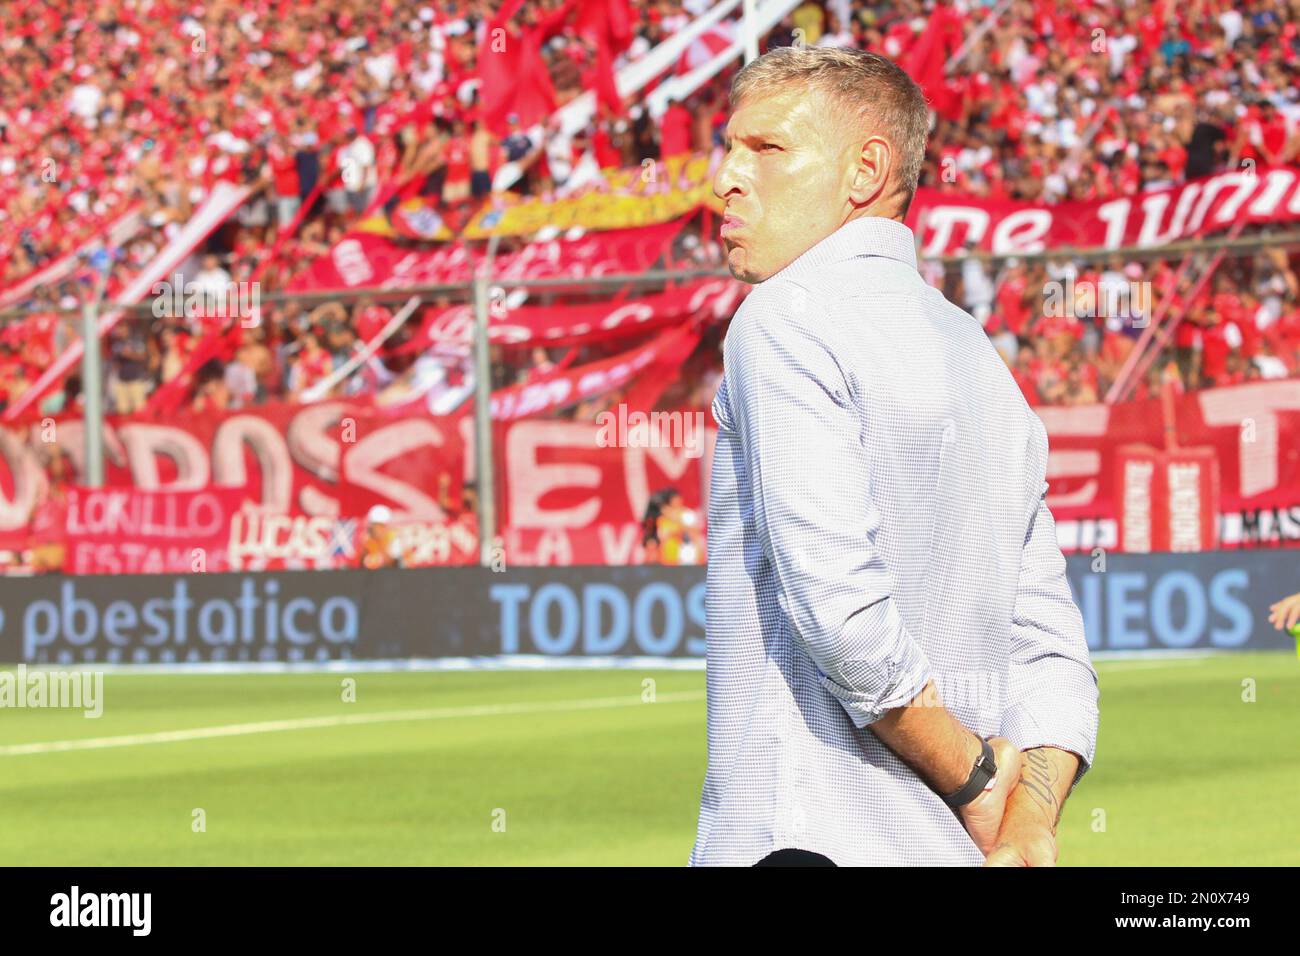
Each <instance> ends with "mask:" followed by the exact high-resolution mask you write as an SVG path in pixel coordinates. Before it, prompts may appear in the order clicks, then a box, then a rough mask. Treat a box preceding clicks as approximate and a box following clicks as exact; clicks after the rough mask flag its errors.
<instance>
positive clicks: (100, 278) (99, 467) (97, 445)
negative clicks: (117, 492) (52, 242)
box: [81, 269, 108, 488]
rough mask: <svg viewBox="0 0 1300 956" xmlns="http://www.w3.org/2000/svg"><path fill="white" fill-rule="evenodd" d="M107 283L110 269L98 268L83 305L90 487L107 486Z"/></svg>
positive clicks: (86, 478)
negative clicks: (102, 341)
mask: <svg viewBox="0 0 1300 956" xmlns="http://www.w3.org/2000/svg"><path fill="white" fill-rule="evenodd" d="M107 284H108V273H107V272H106V271H101V270H99V269H96V270H95V284H94V287H93V288H92V290H91V292H90V294H89V295H88V296H86V300H85V301H84V302H83V303H82V307H81V394H82V396H83V398H84V399H85V408H84V412H83V415H82V430H83V431H84V432H85V437H84V441H85V454H86V467H85V474H84V475H83V476H82V480H83V481H84V482H85V485H86V487H87V488H102V487H104V386H103V380H104V376H103V358H102V356H101V355H100V349H99V304H100V302H101V301H102V300H103V298H104V289H105V287H106V286H107Z"/></svg>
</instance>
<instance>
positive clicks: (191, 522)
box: [63, 486, 244, 574]
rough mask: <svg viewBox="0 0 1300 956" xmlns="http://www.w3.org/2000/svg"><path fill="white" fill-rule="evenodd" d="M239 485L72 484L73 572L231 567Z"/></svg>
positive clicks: (69, 547) (68, 564) (68, 523)
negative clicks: (187, 487)
mask: <svg viewBox="0 0 1300 956" xmlns="http://www.w3.org/2000/svg"><path fill="white" fill-rule="evenodd" d="M243 501H244V492H243V489H240V488H221V487H217V486H210V487H207V488H200V489H197V490H193V491H141V490H139V489H137V488H73V489H71V490H70V491H69V492H68V500H67V512H66V516H65V524H64V544H65V547H66V550H65V552H64V559H63V569H64V570H65V571H66V572H68V573H69V574H165V573H182V574H191V573H195V572H200V571H228V570H230V564H229V562H228V561H227V559H226V543H227V540H228V538H229V528H230V521H231V517H232V516H233V515H234V514H235V513H236V512H237V511H238V510H239V509H240V507H241V506H242V504H243Z"/></svg>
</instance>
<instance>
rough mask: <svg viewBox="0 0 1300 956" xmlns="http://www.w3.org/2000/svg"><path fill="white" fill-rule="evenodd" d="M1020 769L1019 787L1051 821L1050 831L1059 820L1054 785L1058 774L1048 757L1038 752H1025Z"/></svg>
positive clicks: (1058, 776) (1059, 804) (1057, 801)
mask: <svg viewBox="0 0 1300 956" xmlns="http://www.w3.org/2000/svg"><path fill="white" fill-rule="evenodd" d="M1024 758H1025V759H1024V763H1023V764H1022V765H1021V768H1020V785H1021V786H1022V787H1024V788H1025V792H1026V793H1027V794H1029V796H1030V798H1031V799H1032V800H1033V801H1034V802H1035V803H1036V804H1038V806H1039V807H1041V808H1042V810H1043V812H1044V813H1046V814H1047V815H1048V818H1049V819H1050V820H1051V821H1052V829H1056V824H1057V823H1059V822H1060V819H1061V803H1060V801H1059V800H1057V799H1056V783H1057V780H1059V779H1060V773H1059V772H1058V771H1057V769H1056V765H1055V764H1053V763H1052V761H1051V760H1050V759H1048V756H1047V755H1046V754H1045V753H1043V752H1042V751H1039V750H1026V751H1025V753H1024Z"/></svg>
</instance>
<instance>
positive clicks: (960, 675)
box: [690, 217, 1098, 866]
mask: <svg viewBox="0 0 1300 956" xmlns="http://www.w3.org/2000/svg"><path fill="white" fill-rule="evenodd" d="M915 250H916V247H915V240H914V238H913V235H912V232H911V230H909V229H908V228H907V227H906V226H904V225H903V224H902V223H899V222H895V221H893V220H889V219H882V218H879V217H866V218H861V219H856V220H853V221H852V222H849V223H847V224H845V225H844V226H842V227H841V228H840V229H838V230H837V231H836V232H835V233H834V234H832V235H831V236H828V237H827V238H826V239H824V240H822V241H821V242H819V243H818V244H817V245H815V246H813V247H812V248H811V249H809V250H808V251H806V252H805V253H803V254H802V255H801V256H800V257H799V258H797V259H796V260H795V261H794V262H792V263H791V264H790V265H788V266H786V267H785V268H784V269H782V270H781V271H780V272H778V273H776V274H775V275H773V276H772V277H771V278H769V279H768V280H766V281H765V282H762V283H760V284H758V285H757V286H755V287H754V288H753V289H752V290H751V291H750V293H749V295H748V296H747V298H746V299H745V300H744V302H743V304H742V305H741V307H740V309H739V311H737V313H736V315H735V317H734V318H733V319H732V321H731V326H730V328H729V329H728V332H727V337H726V341H725V343H724V346H723V366H724V371H723V378H722V382H721V384H720V385H719V388H718V393H717V396H716V397H715V398H714V401H713V406H712V410H713V417H714V419H715V420H716V422H717V425H718V436H717V445H716V447H715V450H714V455H713V471H712V477H711V485H710V492H709V506H708V515H709V524H708V559H709V563H708V585H707V612H706V613H707V638H708V651H707V656H708V756H709V764H708V772H707V774H706V776H705V779H704V789H703V795H702V797H701V805H700V818H699V828H698V833H697V837H696V842H695V848H694V850H693V851H692V852H691V857H690V862H691V864H692V865H706V864H730V865H744V866H748V865H750V864H752V863H754V862H756V861H757V860H759V859H761V858H762V857H763V856H765V855H767V854H768V853H769V852H771V851H772V850H775V849H780V848H783V847H798V848H801V849H806V850H813V851H815V852H818V853H823V854H825V855H826V856H828V857H830V858H831V859H832V860H834V861H835V862H836V863H838V864H840V865H868V864H870V865H874V864H916V865H946V864H980V863H982V862H983V856H982V855H981V854H980V852H979V850H978V849H977V848H976V847H975V844H974V843H973V842H972V841H971V839H970V837H969V835H968V834H967V833H966V831H965V830H964V829H963V828H962V825H961V823H960V822H959V820H958V818H957V816H956V815H955V814H954V812H953V811H952V810H950V809H949V808H948V807H947V806H946V805H945V804H944V803H943V802H942V801H941V800H940V798H939V796H938V795H937V794H935V793H934V792H933V791H932V790H931V789H930V788H929V787H928V786H927V785H926V784H925V783H924V782H922V780H921V779H920V778H919V777H918V776H917V775H916V774H915V773H914V772H913V771H912V770H911V769H910V768H908V767H907V766H906V765H905V764H904V763H903V762H902V761H901V760H900V759H899V758H898V757H897V756H896V755H895V754H894V753H893V752H892V751H890V750H889V749H888V748H887V747H885V745H884V744H883V743H881V742H880V740H879V739H878V738H877V737H876V736H875V734H873V733H872V732H871V730H870V729H869V725H870V724H871V723H872V722H873V721H875V720H876V719H878V718H879V717H880V716H882V715H883V713H884V712H885V711H886V710H888V709H890V708H893V707H899V706H901V705H903V704H905V703H907V702H908V701H910V700H911V699H912V698H913V697H915V696H916V695H917V693H918V692H919V691H920V690H921V689H922V688H923V687H924V685H925V683H926V681H927V680H930V679H933V680H934V682H935V684H936V686H937V688H938V690H939V694H940V697H941V699H942V700H943V703H944V705H945V706H946V707H947V708H948V709H949V710H950V711H951V712H952V713H953V714H954V715H955V716H956V717H957V718H958V719H959V720H960V721H961V722H962V723H963V724H965V725H966V726H967V727H969V728H970V729H971V730H973V731H975V732H976V733H978V734H980V735H981V736H986V737H987V736H993V735H996V734H1001V735H1004V736H1006V737H1008V738H1010V739H1011V740H1012V741H1013V742H1014V743H1015V744H1016V745H1017V746H1018V747H1020V748H1021V749H1025V748H1029V747H1038V746H1046V745H1050V746H1055V747H1060V748H1063V749H1065V750H1070V751H1073V752H1074V753H1076V754H1079V755H1080V756H1081V757H1082V758H1083V760H1084V762H1083V763H1082V764H1081V765H1080V769H1079V774H1080V775H1082V773H1083V772H1084V771H1085V770H1086V769H1087V767H1088V765H1089V764H1091V762H1092V759H1093V753H1094V748H1095V745H1096V737H1097V721H1098V712H1097V698H1098V691H1097V675H1096V671H1095V670H1094V669H1093V667H1092V664H1091V663H1090V661H1089V658H1088V648H1087V643H1086V641H1085V639H1084V633H1083V622H1082V618H1081V616H1080V614H1079V610H1078V607H1077V606H1076V605H1075V603H1074V600H1073V598H1072V597H1071V593H1070V587H1069V584H1068V582H1067V580H1066V577H1065V559H1064V557H1063V556H1062V554H1061V549H1060V547H1059V545H1058V544H1057V540H1056V527H1055V523H1054V522H1053V519H1052V513H1051V511H1049V510H1048V508H1047V505H1046V503H1045V501H1044V495H1045V494H1046V490H1047V482H1046V479H1045V475H1046V467H1047V433H1046V430H1045V429H1044V427H1043V424H1042V422H1041V420H1040V419H1039V418H1038V416H1037V415H1035V414H1034V412H1033V411H1032V410H1031V409H1030V408H1029V406H1028V404H1027V403H1026V402H1025V399H1024V397H1023V395H1022V394H1021V392H1020V389H1019V388H1018V387H1017V386H1016V383H1015V381H1014V380H1013V379H1012V377H1011V373H1010V372H1009V371H1008V369H1007V368H1006V366H1005V365H1004V364H1003V362H1002V360H1001V359H1000V358H999V357H998V354H997V352H996V350H995V349H994V347H993V345H992V343H990V342H989V340H988V337H987V336H986V335H985V333H984V330H983V329H982V328H981V327H980V325H979V323H978V322H976V321H975V319H973V318H972V317H971V316H970V315H968V314H967V313H965V312H963V311H962V310H961V309H959V308H957V307H956V306H954V305H952V304H951V303H949V302H948V301H947V300H945V299H944V298H943V295H942V294H941V293H940V292H938V291H937V290H936V289H933V288H931V287H930V286H928V285H926V283H925V282H924V280H923V279H922V278H921V276H920V274H919V273H918V272H917V269H916V251H915ZM1076 780H1077V777H1076Z"/></svg>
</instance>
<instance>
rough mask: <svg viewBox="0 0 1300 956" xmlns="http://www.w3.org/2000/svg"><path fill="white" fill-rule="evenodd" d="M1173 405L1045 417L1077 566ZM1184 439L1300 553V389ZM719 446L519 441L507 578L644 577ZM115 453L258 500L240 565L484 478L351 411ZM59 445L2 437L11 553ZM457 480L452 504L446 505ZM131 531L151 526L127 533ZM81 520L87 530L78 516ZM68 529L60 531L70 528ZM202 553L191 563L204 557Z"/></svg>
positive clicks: (1216, 416)
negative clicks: (646, 541) (513, 572)
mask: <svg viewBox="0 0 1300 956" xmlns="http://www.w3.org/2000/svg"><path fill="white" fill-rule="evenodd" d="M1158 402H1159V399H1157V398H1153V399H1149V400H1146V401H1141V402H1129V403H1124V404H1120V405H1115V406H1105V405H1086V406H1073V407H1051V406H1046V407H1043V406H1040V407H1038V408H1036V409H1035V411H1036V412H1037V413H1038V414H1039V415H1040V416H1041V417H1042V419H1043V421H1044V423H1045V424H1046V426H1047V431H1048V436H1049V441H1050V447H1051V455H1050V458H1049V461H1048V474H1047V478H1048V482H1049V489H1048V504H1049V505H1050V506H1051V508H1052V511H1053V513H1054V515H1055V516H1056V518H1057V527H1058V532H1059V534H1060V537H1061V542H1062V546H1063V547H1065V548H1066V549H1067V550H1073V549H1075V548H1091V547H1093V546H1095V545H1100V546H1103V547H1107V548H1117V547H1118V544H1119V542H1118V538H1117V531H1116V528H1115V525H1116V519H1117V517H1118V512H1119V502H1120V501H1121V500H1122V498H1123V495H1122V493H1121V490H1120V489H1119V487H1118V485H1117V482H1118V481H1119V480H1120V479H1119V476H1120V474H1121V473H1122V469H1120V467H1119V464H1120V450H1121V449H1122V448H1124V447H1125V446H1132V445H1145V446H1150V447H1152V448H1163V447H1164V434H1163V419H1162V416H1161V413H1160V409H1159V408H1158V407H1157V403H1158ZM629 405H630V402H629ZM624 411H625V412H626V410H624ZM655 416H658V418H656V417H655ZM1175 420H1176V423H1177V433H1178V439H1179V442H1180V445H1181V447H1182V449H1183V450H1184V452H1186V453H1187V454H1188V455H1189V456H1195V457H1196V458H1197V460H1198V461H1205V462H1208V461H1211V460H1213V461H1214V462H1216V463H1217V471H1218V488H1217V491H1216V492H1215V494H1214V495H1213V497H1215V498H1217V504H1218V507H1217V511H1218V513H1219V516H1220V517H1219V520H1220V531H1221V534H1220V535H1219V540H1220V542H1221V546H1224V547H1235V546H1240V545H1244V544H1256V543H1281V542H1289V543H1300V518H1291V517H1288V515H1290V514H1291V513H1292V512H1294V510H1295V509H1297V508H1300V455H1297V454H1296V453H1295V452H1294V449H1296V448H1300V381H1293V380H1283V381H1271V382H1259V383H1253V384H1248V385H1237V386H1233V387H1230V388H1221V389H1209V390H1205V391H1199V392H1191V393H1188V394H1186V395H1183V396H1180V397H1179V398H1178V399H1177V403H1176V407H1175ZM660 426H664V427H660ZM56 432H57V440H58V443H59V444H60V445H61V446H62V447H63V448H64V449H65V450H66V451H68V452H69V453H70V454H72V455H73V457H74V468H73V471H74V473H78V474H79V473H80V468H79V465H80V462H79V456H80V447H81V439H82V436H81V425H80V422H78V421H75V420H61V421H59V422H58V423H57V428H56ZM714 435H715V423H714V422H713V419H712V416H711V415H710V414H709V412H708V411H707V410H704V409H681V410H678V411H676V412H656V413H654V414H653V415H649V416H637V415H635V414H633V413H631V412H626V413H624V414H620V413H618V412H614V413H611V414H609V415H602V416H601V417H600V420H598V421H585V422H574V421H514V422H509V423H503V424H501V426H500V427H499V429H498V437H497V449H496V452H497V453H496V461H497V469H498V470H497V489H498V495H499V497H498V514H499V523H500V527H501V528H502V529H503V531H502V535H503V538H504V545H505V559H506V560H507V561H510V562H513V563H517V564H528V563H570V562H572V563H581V562H588V561H594V562H597V563H624V562H626V561H629V560H631V561H636V560H638V557H637V556H638V555H639V553H640V552H639V545H640V538H639V535H638V529H637V527H636V525H637V523H639V522H640V521H641V519H642V518H643V516H644V514H645V510H646V505H647V503H648V502H649V500H650V497H651V495H653V494H655V493H656V492H659V491H662V490H663V489H665V488H669V487H675V488H677V489H678V490H679V491H680V492H681V494H682V498H683V502H684V504H685V505H686V506H687V507H688V508H695V509H697V510H698V511H699V512H700V513H701V514H703V513H704V510H705V509H706V507H707V504H706V501H705V495H706V490H705V488H706V485H707V478H708V475H709V469H710V462H711V455H712V447H713V438H714ZM107 437H108V442H107V452H108V461H109V467H108V472H109V483H110V488H125V489H140V490H145V491H154V492H159V491H167V492H173V493H175V492H184V493H193V492H197V491H200V490H211V489H212V488H213V487H214V486H216V487H220V486H232V487H241V488H243V489H244V491H243V493H242V498H243V499H247V500H248V501H250V502H252V503H253V504H256V505H257V506H258V507H257V508H256V510H255V512H254V513H253V514H252V516H251V517H250V516H249V513H248V512H246V511H239V512H237V513H236V514H235V515H234V516H233V517H232V519H231V534H230V538H229V539H228V544H229V545H230V548H231V550H233V552H234V553H235V554H236V555H237V557H238V560H239V563H240V564H239V566H249V564H250V563H254V564H255V563H256V562H261V561H268V562H269V561H282V562H286V565H285V566H295V567H316V566H334V565H335V564H338V563H347V562H353V563H355V562H357V561H360V560H362V559H363V556H364V555H365V554H366V553H367V550H366V548H367V539H366V538H365V537H363V535H367V534H369V533H370V531H369V530H368V527H367V525H366V522H365V520H364V516H365V515H366V513H367V512H368V511H369V509H370V508H371V507H372V506H373V505H375V504H384V505H386V506H388V507H389V508H390V509H391V510H392V511H393V513H394V515H393V521H392V524H393V526H394V527H397V526H400V525H401V524H402V523H403V521H412V520H414V521H419V522H429V523H434V524H440V523H446V522H447V521H448V520H449V519H448V516H446V515H445V514H444V513H443V512H442V510H441V508H440V506H439V505H438V501H439V500H441V499H442V498H443V497H444V496H446V497H447V498H450V500H451V501H452V502H453V503H454V504H456V505H459V503H460V483H461V480H462V479H466V480H472V477H473V461H474V459H473V440H472V439H473V422H472V420H470V419H469V418H463V419H461V420H460V421H458V422H452V421H451V420H449V419H446V418H434V417H431V416H427V415H421V414H416V415H411V416H408V417H404V418H402V419H400V420H397V421H393V420H391V419H387V418H383V417H382V416H379V415H377V414H376V413H375V412H374V411H372V410H370V409H367V408H365V407H362V406H356V405H350V404H348V403H343V402H329V403H324V404H322V405H316V406H307V407H301V406H290V405H281V406H271V407H268V408H263V409H257V410H254V411H250V412H238V413H227V414H224V415H199V416H193V417H191V418H188V419H185V420H182V421H169V422H165V423H164V422H153V421H140V420H136V421H132V420H125V421H124V420H113V421H111V422H110V426H109V429H108V436H107ZM49 440H50V436H49V434H48V433H47V432H46V430H44V429H41V428H37V427H33V428H32V429H30V430H29V431H26V432H15V431H9V430H5V429H0V540H13V541H14V542H15V543H16V545H15V546H17V544H19V543H21V540H22V535H23V532H24V530H25V529H26V533H27V537H28V540H29V541H32V540H36V539H40V538H42V537H43V536H48V535H49V534H55V533H57V529H54V527H53V526H51V525H50V522H49V521H45V522H44V523H43V524H42V525H41V527H42V528H44V529H45V530H44V531H42V532H40V533H34V532H33V530H32V529H34V528H35V527H36V525H35V524H32V521H33V517H34V516H39V515H41V514H46V513H48V512H49V511H50V509H49V508H48V506H47V500H48V499H49V496H48V494H47V486H48V481H49V479H47V478H46V476H45V473H44V470H43V468H42V465H41V462H42V461H43V460H44V455H45V453H46V451H47V449H48V444H49ZM444 474H445V475H447V478H446V479H445V483H446V487H445V488H443V487H440V482H441V481H444V480H443V479H441V478H440V476H441V475H444ZM1207 487H1209V486H1207ZM71 493H72V492H71V491H70V494H71ZM1207 493H1208V492H1207ZM77 500H78V501H80V499H79V498H78V499H77ZM172 500H173V501H174V502H175V503H174V504H173V505H172V506H171V507H173V509H174V512H172V513H174V514H176V515H184V514H186V513H187V512H186V509H185V507H182V505H183V504H184V501H185V499H183V498H179V497H178V498H174V499H172ZM241 500H242V499H241ZM1179 500H1180V501H1182V500H1183V499H1181V498H1180V499H1179ZM113 507H114V508H116V509H117V510H116V511H112V510H111V509H108V508H107V507H100V508H99V511H97V512H96V514H100V515H106V514H110V513H111V514H112V515H114V520H115V521H117V522H118V524H116V525H113V524H105V519H97V521H98V523H97V524H93V525H92V524H88V520H89V519H88V518H87V517H86V515H87V514H88V513H87V512H86V509H85V508H84V507H81V506H80V505H78V511H77V519H76V520H77V522H78V525H77V526H78V527H85V528H87V529H98V531H97V532H96V533H102V534H108V533H109V532H110V531H111V530H112V529H114V528H117V529H119V530H121V532H122V533H121V534H120V535H118V536H117V537H116V538H115V539H114V540H115V542H116V543H117V545H118V546H119V547H120V544H121V542H123V541H127V540H137V536H136V534H135V532H134V531H133V530H132V528H138V527H141V526H142V525H141V524H140V523H141V522H144V521H145V519H146V518H147V519H149V524H148V527H153V526H155V525H158V526H160V527H163V528H168V527H182V528H183V527H186V525H184V523H183V522H180V521H179V519H177V522H171V520H170V519H169V520H168V521H163V522H160V521H159V519H157V518H156V517H153V515H156V514H160V513H168V512H166V511H165V510H164V511H163V512H158V511H154V512H145V511H133V510H131V509H132V508H139V507H142V506H139V505H132V504H130V502H128V503H127V504H118V505H114V506H113ZM153 507H154V508H155V509H156V508H157V507H158V506H157V505H154V506H153ZM286 516H287V517H286ZM128 517H130V518H131V519H132V520H134V521H136V522H137V524H136V525H127V524H125V523H124V522H126V521H127V519H128ZM451 520H457V519H456V517H455V516H452V518H451ZM67 521H68V522H69V523H70V524H71V523H72V521H73V519H72V517H68V518H67ZM1288 522H1289V523H1288ZM349 523H350V526H348V525H349ZM1293 526H1294V527H1293ZM62 527H63V519H62V517H60V520H59V521H58V522H57V528H62ZM448 533H449V534H450V533H451V532H448ZM456 533H457V534H459V535H460V536H461V540H460V542H459V544H456V543H455V542H452V541H451V540H450V539H449V538H443V537H440V536H439V534H438V533H437V532H435V531H433V530H431V529H429V528H426V529H425V530H424V531H422V532H420V533H419V534H416V533H415V532H411V535H412V537H413V538H414V539H417V540H415V541H414V543H408V545H404V546H403V548H402V550H404V551H412V550H416V551H418V550H420V549H421V548H423V551H424V553H425V554H426V555H432V556H433V557H432V558H430V559H431V560H442V558H440V557H437V556H439V555H446V560H448V561H451V560H455V559H456V556H458V555H459V556H465V555H466V553H467V552H469V551H471V550H472V549H471V547H470V546H469V545H468V544H467V540H468V539H467V538H466V537H465V534H464V530H463V529H462V531H460V532H456ZM421 536H423V539H424V540H425V544H423V545H420V544H419V541H418V539H419V538H420V537H421ZM155 537H157V536H155ZM162 537H163V539H164V540H165V539H166V536H165V535H164V536H162ZM1203 537H1206V538H1207V540H1208V539H1209V537H1210V536H1208V535H1203ZM194 546H195V545H193V544H192V543H190V544H189V547H188V548H186V550H185V555H186V557H188V556H189V551H190V548H192V547H194ZM92 558H93V555H92V556H91V557H88V558H86V559H85V560H91V559H92ZM74 560H81V559H79V558H78V559H74ZM94 560H95V561H98V560H99V559H98V558H94ZM295 562H296V563H295ZM78 566H79V567H80V566H82V565H78ZM98 566H102V564H101V565H98ZM208 567H209V568H211V567H212V564H211V561H210V560H209V565H208Z"/></svg>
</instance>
